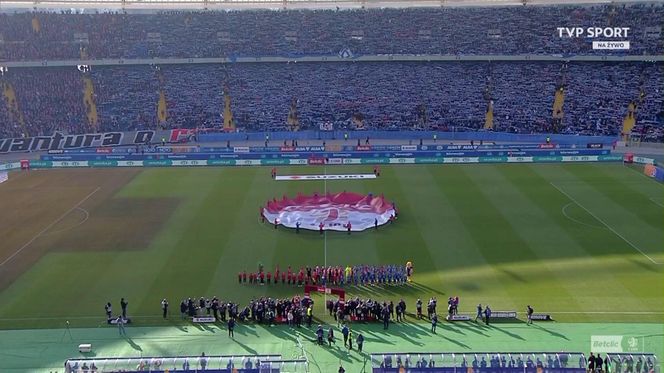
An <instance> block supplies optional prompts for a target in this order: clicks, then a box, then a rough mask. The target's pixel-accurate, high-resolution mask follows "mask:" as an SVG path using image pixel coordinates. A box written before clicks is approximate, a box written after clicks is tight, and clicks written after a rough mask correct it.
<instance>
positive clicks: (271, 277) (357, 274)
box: [237, 264, 409, 286]
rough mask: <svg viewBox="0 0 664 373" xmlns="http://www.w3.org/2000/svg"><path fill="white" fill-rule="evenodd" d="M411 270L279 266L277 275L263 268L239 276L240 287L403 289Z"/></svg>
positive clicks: (397, 268) (243, 272)
mask: <svg viewBox="0 0 664 373" xmlns="http://www.w3.org/2000/svg"><path fill="white" fill-rule="evenodd" d="M408 273H409V272H408V269H407V268H406V267H405V266H403V265H392V264H390V265H380V266H374V265H355V266H346V267H343V266H327V267H325V266H306V267H300V269H299V270H298V271H294V270H293V269H292V268H291V266H288V269H287V270H286V271H283V272H282V271H281V270H280V269H279V266H278V265H277V266H276V267H275V269H274V272H271V271H264V270H263V267H262V265H259V268H258V271H257V272H249V273H247V271H242V272H238V274H237V281H238V284H246V283H247V282H248V283H249V284H259V285H265V284H268V285H269V284H275V285H276V284H279V283H280V282H281V284H282V285H297V286H302V285H323V286H326V285H333V286H344V285H355V286H363V285H374V284H376V285H379V284H384V285H403V284H405V283H406V282H407V281H408Z"/></svg>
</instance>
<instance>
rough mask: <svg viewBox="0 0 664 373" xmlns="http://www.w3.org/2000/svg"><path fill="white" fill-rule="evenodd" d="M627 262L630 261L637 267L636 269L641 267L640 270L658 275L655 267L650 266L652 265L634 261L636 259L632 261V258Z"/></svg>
mask: <svg viewBox="0 0 664 373" xmlns="http://www.w3.org/2000/svg"><path fill="white" fill-rule="evenodd" d="M629 261H630V262H631V263H632V264H634V265H635V266H637V267H641V268H643V269H645V270H646V271H650V272H657V273H659V269H658V268H656V267H655V266H652V265H650V264H648V263H644V262H642V261H640V260H636V259H634V258H629Z"/></svg>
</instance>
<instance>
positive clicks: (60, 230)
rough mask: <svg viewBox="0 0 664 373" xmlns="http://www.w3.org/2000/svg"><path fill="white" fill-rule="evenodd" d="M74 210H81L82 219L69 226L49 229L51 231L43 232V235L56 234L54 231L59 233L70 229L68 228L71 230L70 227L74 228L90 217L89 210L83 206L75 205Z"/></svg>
mask: <svg viewBox="0 0 664 373" xmlns="http://www.w3.org/2000/svg"><path fill="white" fill-rule="evenodd" d="M76 210H78V211H80V212H82V213H83V214H84V215H85V217H84V218H83V220H81V221H79V222H78V223H76V224H74V225H72V226H71V227H65V228H62V229H58V230H57V231H51V232H48V233H44V236H48V235H50V234H56V233H60V232H66V231H70V230H72V229H74V228H76V227H78V226H81V225H83V223H85V222H86V221H88V219H90V212H89V211H88V210H86V209H84V208H80V207H77V208H76Z"/></svg>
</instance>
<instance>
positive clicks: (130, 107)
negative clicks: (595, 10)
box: [0, 62, 664, 141]
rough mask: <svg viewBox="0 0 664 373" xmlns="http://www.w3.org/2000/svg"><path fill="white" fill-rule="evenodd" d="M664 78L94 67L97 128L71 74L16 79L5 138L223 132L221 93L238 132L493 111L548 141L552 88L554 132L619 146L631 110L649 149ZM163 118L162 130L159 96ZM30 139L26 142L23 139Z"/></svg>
mask: <svg viewBox="0 0 664 373" xmlns="http://www.w3.org/2000/svg"><path fill="white" fill-rule="evenodd" d="M662 69H663V66H662V65H661V64H656V63H645V62H644V63H581V62H579V63H569V64H562V65H561V64H560V63H533V62H447V63H438V62H428V63H427V62H421V63H420V62H383V63H380V62H362V63H359V62H358V63H352V62H345V63H263V64H233V65H226V66H225V67H219V65H178V66H173V65H171V66H162V67H161V69H160V71H159V72H157V71H156V69H154V68H151V67H148V66H133V67H93V69H92V71H91V72H90V73H89V76H90V78H91V80H92V82H93V84H94V99H95V101H96V107H97V118H98V119H97V121H96V123H92V122H90V121H89V119H88V116H87V112H88V111H87V109H86V105H85V104H84V99H83V97H84V93H83V87H84V83H83V75H84V74H83V73H81V72H80V71H78V70H76V69H75V68H43V69H21V68H12V69H10V71H9V72H7V73H5V74H4V76H2V77H0V82H2V83H4V84H5V85H6V86H11V87H13V90H14V92H15V96H16V99H15V102H16V105H17V107H18V110H19V111H20V112H21V113H22V120H21V118H18V117H17V116H16V115H14V114H13V112H12V109H11V108H12V103H10V100H9V99H8V98H7V95H3V96H0V97H2V99H1V100H2V104H0V122H2V123H5V124H4V125H2V126H0V138H5V137H20V136H21V135H22V134H23V133H24V132H27V133H28V134H29V135H31V136H35V135H45V134H49V135H50V134H52V132H53V131H55V130H59V131H63V132H66V133H81V132H88V131H92V130H94V131H112V130H136V129H148V128H156V127H157V126H161V127H163V128H201V129H203V128H220V127H221V125H222V120H223V119H222V116H221V113H223V111H224V110H223V102H224V97H223V92H222V90H223V88H222V87H223V86H227V87H228V92H229V95H230V97H231V109H232V112H233V117H234V121H235V124H236V126H237V128H238V129H240V130H245V131H264V130H284V129H288V128H289V127H288V124H287V118H288V115H289V110H290V108H291V104H292V102H293V101H294V99H295V103H296V105H297V117H298V121H299V128H300V129H314V130H318V129H319V128H320V127H321V125H323V124H325V125H326V126H329V128H334V129H342V130H352V129H356V128H366V129H379V130H413V129H414V130H417V129H423V128H426V129H438V130H443V131H445V130H449V131H452V130H454V131H476V130H481V129H482V128H483V126H484V120H485V113H486V110H487V107H488V102H489V101H492V103H493V104H492V105H493V113H494V120H493V122H494V130H495V131H502V132H512V133H537V132H539V133H541V132H552V131H553V128H552V126H551V123H552V111H553V109H552V107H553V102H554V93H555V91H556V88H557V87H559V86H561V85H562V86H563V87H564V90H565V98H564V106H563V111H564V119H563V121H562V125H561V126H559V127H558V128H556V129H557V130H558V131H559V132H562V133H569V134H582V135H617V134H619V133H620V131H621V129H622V125H623V123H622V122H623V118H624V117H625V116H626V114H627V111H628V109H627V107H628V104H629V103H630V102H632V101H633V102H636V104H637V110H636V115H637V127H636V130H638V131H641V130H642V131H643V132H644V136H645V137H646V139H649V140H660V141H661V140H662V139H663V138H664V131H663V128H664V127H663V126H662V122H663V121H664V110H662V107H664V98H663V96H664V94H663V91H662V87H663V86H664V74H663V73H662ZM160 88H161V89H162V90H163V92H164V94H165V97H166V112H167V115H166V116H167V118H166V119H165V120H164V121H159V120H158V114H157V112H158V110H157V102H158V100H159V90H160ZM24 129H25V131H24Z"/></svg>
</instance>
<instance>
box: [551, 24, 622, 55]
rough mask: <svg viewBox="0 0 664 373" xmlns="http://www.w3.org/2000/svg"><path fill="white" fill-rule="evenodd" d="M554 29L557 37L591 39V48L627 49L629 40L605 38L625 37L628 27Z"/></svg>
mask: <svg viewBox="0 0 664 373" xmlns="http://www.w3.org/2000/svg"><path fill="white" fill-rule="evenodd" d="M556 30H557V31H558V37H560V38H584V39H591V40H592V43H593V49H604V50H628V49H629V40H606V39H627V38H628V37H629V32H630V28H629V27H556ZM594 39H599V40H594ZM602 39H604V40H602Z"/></svg>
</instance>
